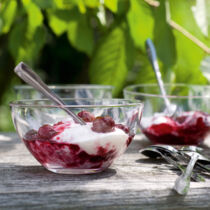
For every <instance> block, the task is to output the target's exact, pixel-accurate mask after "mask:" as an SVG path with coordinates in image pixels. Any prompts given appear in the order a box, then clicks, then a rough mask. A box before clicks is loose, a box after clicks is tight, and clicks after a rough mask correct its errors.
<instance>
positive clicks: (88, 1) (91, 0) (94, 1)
mask: <svg viewBox="0 0 210 210" xmlns="http://www.w3.org/2000/svg"><path fill="white" fill-rule="evenodd" d="M84 2H85V5H86V6H87V7H90V8H96V7H99V5H100V2H99V0H84Z"/></svg>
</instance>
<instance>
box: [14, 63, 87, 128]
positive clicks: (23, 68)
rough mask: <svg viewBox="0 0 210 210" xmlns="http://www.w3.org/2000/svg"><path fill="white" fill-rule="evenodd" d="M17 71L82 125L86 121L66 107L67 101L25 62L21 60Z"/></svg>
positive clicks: (16, 68)
mask: <svg viewBox="0 0 210 210" xmlns="http://www.w3.org/2000/svg"><path fill="white" fill-rule="evenodd" d="M14 71H15V73H16V74H17V75H18V76H19V77H20V78H21V79H22V80H24V81H25V82H26V83H28V84H29V85H31V86H32V87H34V88H35V89H36V90H38V91H39V92H41V93H42V94H43V95H44V96H46V97H47V98H49V99H50V100H51V101H53V102H54V103H56V104H57V105H60V106H61V108H62V109H63V110H65V111H66V112H67V113H68V114H69V115H70V116H71V117H72V118H73V119H74V120H75V121H76V122H78V123H80V124H81V125H85V124H86V123H85V122H84V121H83V120H82V119H81V118H79V117H78V116H77V115H76V114H74V113H73V112H72V111H71V110H69V109H68V108H66V107H65V105H66V104H65V103H64V102H63V100H61V99H60V98H59V97H58V96H57V95H56V94H55V93H53V92H52V91H51V90H50V89H49V88H48V87H47V85H46V84H45V83H44V82H43V81H42V80H41V78H40V77H39V76H38V75H37V74H36V73H35V72H34V71H33V70H32V69H31V68H30V67H29V66H27V65H26V64H25V63H23V62H20V63H19V64H18V65H17V66H16V67H15V69H14Z"/></svg>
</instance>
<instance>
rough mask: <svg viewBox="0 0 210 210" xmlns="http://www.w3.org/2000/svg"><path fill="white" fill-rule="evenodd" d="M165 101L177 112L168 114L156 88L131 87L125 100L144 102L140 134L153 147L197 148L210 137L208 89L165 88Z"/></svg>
mask: <svg viewBox="0 0 210 210" xmlns="http://www.w3.org/2000/svg"><path fill="white" fill-rule="evenodd" d="M165 89H166V92H167V98H168V99H169V100H170V103H171V104H173V106H176V110H175V111H174V113H172V114H171V115H168V114H167V111H166V107H165V103H164V98H163V96H162V95H160V94H159V87H158V85H157V84H142V85H132V86H128V87H126V88H125V89H124V97H125V98H126V99H139V100H142V101H143V102H144V112H143V116H142V120H141V122H140V128H141V131H142V132H143V133H144V135H145V136H146V137H147V138H148V139H149V140H150V141H152V143H155V144H169V145H170V144H171V145H199V144H201V143H202V142H203V141H204V140H205V139H208V137H209V134H210V115H209V113H210V86H204V85H187V84H165Z"/></svg>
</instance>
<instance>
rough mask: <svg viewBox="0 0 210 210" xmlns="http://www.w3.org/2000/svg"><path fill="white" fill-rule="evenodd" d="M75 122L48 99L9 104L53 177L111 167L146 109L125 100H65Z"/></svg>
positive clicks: (30, 147) (27, 140)
mask: <svg viewBox="0 0 210 210" xmlns="http://www.w3.org/2000/svg"><path fill="white" fill-rule="evenodd" d="M64 101H65V103H66V104H67V105H66V106H65V107H66V108H69V109H70V110H71V111H72V112H74V113H75V114H77V115H78V116H80V117H81V118H82V119H83V120H84V121H86V125H80V124H78V123H76V122H75V121H74V120H72V118H71V117H70V116H69V115H68V114H67V113H66V112H65V110H63V109H62V107H61V106H58V105H54V104H53V103H52V102H50V101H49V100H47V99H46V100H44V99H42V100H20V101H15V102H11V103H10V107H11V112H12V119H13V123H14V126H15V128H16V130H17V132H18V134H19V136H20V138H21V139H22V141H23V142H24V144H25V145H26V147H27V148H28V150H29V151H30V152H31V154H32V155H33V156H34V157H35V158H36V159H37V160H38V161H39V162H40V163H41V164H42V165H43V166H44V167H45V168H46V169H48V170H50V171H52V172H55V173H65V174H87V173H96V172H100V171H103V170H105V169H106V168H108V167H109V166H110V165H111V164H112V162H113V161H114V160H115V159H116V158H117V157H118V156H120V155H121V154H123V153H124V151H125V150H126V148H127V147H128V145H129V144H130V143H131V141H132V139H133V137H134V135H135V133H136V127H137V126H136V124H137V121H138V119H139V118H140V115H141V113H142V108H143V105H142V103H140V102H139V101H137V100H125V99H64Z"/></svg>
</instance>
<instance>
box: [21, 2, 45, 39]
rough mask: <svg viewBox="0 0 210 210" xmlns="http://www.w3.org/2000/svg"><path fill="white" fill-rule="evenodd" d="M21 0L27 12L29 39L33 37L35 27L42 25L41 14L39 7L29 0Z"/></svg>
mask: <svg viewBox="0 0 210 210" xmlns="http://www.w3.org/2000/svg"><path fill="white" fill-rule="evenodd" d="M22 2H23V5H24V7H25V9H26V12H27V14H28V27H27V37H28V38H29V39H30V38H32V37H33V35H34V33H35V31H36V28H37V27H39V26H41V25H42V22H43V15H42V12H41V10H40V9H39V7H38V6H37V5H36V4H34V3H33V2H32V1H31V0H22Z"/></svg>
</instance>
